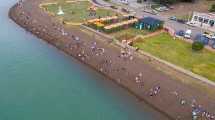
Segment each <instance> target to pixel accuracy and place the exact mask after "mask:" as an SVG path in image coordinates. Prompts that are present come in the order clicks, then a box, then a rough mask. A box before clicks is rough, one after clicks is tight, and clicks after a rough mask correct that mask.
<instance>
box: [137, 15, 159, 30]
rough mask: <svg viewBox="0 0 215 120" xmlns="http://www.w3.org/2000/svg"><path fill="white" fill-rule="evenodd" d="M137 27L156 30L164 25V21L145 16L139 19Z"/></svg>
mask: <svg viewBox="0 0 215 120" xmlns="http://www.w3.org/2000/svg"><path fill="white" fill-rule="evenodd" d="M135 27H136V28H137V29H140V30H142V29H147V30H152V31H155V30H157V29H160V28H162V27H163V21H161V20H159V19H156V18H153V17H144V18H142V19H140V20H139V22H138V23H137V24H136V26H135Z"/></svg>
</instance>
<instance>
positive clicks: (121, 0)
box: [120, 0, 128, 5]
mask: <svg viewBox="0 0 215 120" xmlns="http://www.w3.org/2000/svg"><path fill="white" fill-rule="evenodd" d="M120 2H121V3H123V4H126V5H128V0H120Z"/></svg>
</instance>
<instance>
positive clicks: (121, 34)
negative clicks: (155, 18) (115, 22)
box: [110, 27, 149, 40]
mask: <svg viewBox="0 0 215 120" xmlns="http://www.w3.org/2000/svg"><path fill="white" fill-rule="evenodd" d="M148 33H149V31H147V30H139V29H136V28H134V27H130V28H128V29H125V30H120V31H118V32H114V33H111V34H110V35H111V36H114V37H115V38H116V39H118V40H124V39H126V40H128V39H131V38H134V37H135V36H137V35H146V34H148Z"/></svg>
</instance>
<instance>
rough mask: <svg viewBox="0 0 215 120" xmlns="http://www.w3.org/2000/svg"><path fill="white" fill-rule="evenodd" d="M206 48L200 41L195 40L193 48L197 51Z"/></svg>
mask: <svg viewBox="0 0 215 120" xmlns="http://www.w3.org/2000/svg"><path fill="white" fill-rule="evenodd" d="M203 48H204V44H203V43H201V42H199V41H195V42H193V44H192V49H193V50H195V51H200V50H202V49H203Z"/></svg>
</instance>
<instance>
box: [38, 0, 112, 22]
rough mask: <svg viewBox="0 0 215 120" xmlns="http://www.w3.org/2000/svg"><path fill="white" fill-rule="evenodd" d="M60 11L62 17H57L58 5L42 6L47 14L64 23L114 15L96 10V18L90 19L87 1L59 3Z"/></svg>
mask: <svg viewBox="0 0 215 120" xmlns="http://www.w3.org/2000/svg"><path fill="white" fill-rule="evenodd" d="M60 3H61V7H62V10H63V11H64V13H65V14H64V15H62V16H58V15H57V12H58V7H59V6H60V5H59V4H51V5H43V6H42V7H44V8H45V9H46V10H47V11H48V12H50V13H53V14H54V15H55V16H58V17H60V18H63V20H65V21H72V22H84V21H85V20H88V19H93V18H98V17H99V16H100V17H104V16H111V15H115V14H116V13H115V12H113V11H111V10H107V9H102V8H98V9H97V10H96V16H94V17H92V16H89V14H90V11H89V10H88V8H89V7H90V6H91V5H92V4H91V3H90V2H88V1H81V2H80V1H79V2H74V3H66V2H62V1H61V2H60Z"/></svg>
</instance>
